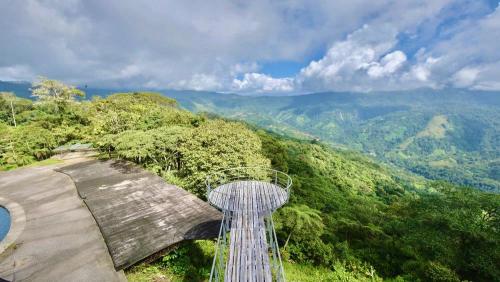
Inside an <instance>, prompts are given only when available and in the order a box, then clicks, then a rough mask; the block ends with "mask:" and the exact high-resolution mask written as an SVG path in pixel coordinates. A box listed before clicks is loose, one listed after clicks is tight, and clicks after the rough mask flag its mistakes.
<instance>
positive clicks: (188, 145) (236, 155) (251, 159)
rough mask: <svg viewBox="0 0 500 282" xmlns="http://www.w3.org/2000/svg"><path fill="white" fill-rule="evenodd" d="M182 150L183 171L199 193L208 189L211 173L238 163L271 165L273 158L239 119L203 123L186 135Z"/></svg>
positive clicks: (249, 165) (194, 189) (192, 186)
mask: <svg viewBox="0 0 500 282" xmlns="http://www.w3.org/2000/svg"><path fill="white" fill-rule="evenodd" d="M179 152H180V154H181V159H182V167H181V175H182V176H184V177H185V178H186V180H187V182H188V183H189V186H190V187H188V189H190V190H191V191H193V192H195V193H197V194H198V195H202V194H203V191H205V179H206V178H207V176H208V175H209V174H210V173H214V172H216V171H218V170H221V169H226V168H234V167H243V166H247V167H258V166H261V167H269V166H270V161H269V160H268V159H267V158H265V157H264V156H263V155H262V144H261V141H260V139H259V137H258V136H257V135H256V134H255V133H254V132H252V131H250V130H249V129H248V128H247V127H246V126H245V125H243V124H241V123H236V122H226V121H223V120H213V121H208V122H205V123H203V124H202V125H200V126H199V127H197V128H195V129H194V130H192V131H191V132H190V133H189V134H187V135H186V136H185V138H184V140H183V142H182V143H181V145H180V148H179ZM256 173H257V172H256ZM249 176H254V175H249Z"/></svg>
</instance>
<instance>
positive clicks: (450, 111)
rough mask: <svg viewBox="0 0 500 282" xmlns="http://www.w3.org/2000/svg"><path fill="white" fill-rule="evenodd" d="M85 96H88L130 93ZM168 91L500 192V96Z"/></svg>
mask: <svg viewBox="0 0 500 282" xmlns="http://www.w3.org/2000/svg"><path fill="white" fill-rule="evenodd" d="M29 87H30V84H28V83H11V82H0V91H12V92H15V93H16V95H18V96H21V97H29V95H30V91H29ZM84 90H85V91H86V92H87V96H88V97H90V96H93V95H97V96H106V95H107V94H109V93H112V92H122V91H127V90H125V89H112V90H111V89H93V88H88V89H84ZM160 92H162V93H164V94H165V95H167V96H169V97H172V98H175V99H176V100H177V101H178V102H179V103H180V105H181V106H182V107H184V108H186V109H188V110H190V111H193V112H206V113H211V114H217V115H220V116H223V117H226V118H230V119H237V120H243V121H246V122H248V123H250V124H255V125H258V126H260V127H263V128H266V129H268V130H270V131H273V132H276V133H279V134H283V135H288V136H292V137H295V138H299V139H306V140H311V142H318V141H321V142H324V143H327V144H330V145H331V146H333V147H336V148H341V149H347V150H355V151H360V152H363V153H365V154H367V155H370V156H371V157H373V158H375V159H378V160H380V161H382V162H385V163H386V164H389V165H393V166H397V167H400V168H404V169H406V170H408V171H411V172H413V173H416V174H419V175H422V176H424V177H426V178H429V179H443V180H447V181H450V182H453V183H456V184H460V185H465V186H472V187H476V188H479V189H481V190H485V191H492V192H500V150H499V148H500V111H499V109H500V92H494V91H474V90H463V89H442V90H436V89H429V88H423V89H416V90H408V91H393V92H370V93H354V92H324V93H312V94H307V95H297V96H266V95H260V96H242V95H236V94H222V93H216V92H199V91H176V90H164V91H160Z"/></svg>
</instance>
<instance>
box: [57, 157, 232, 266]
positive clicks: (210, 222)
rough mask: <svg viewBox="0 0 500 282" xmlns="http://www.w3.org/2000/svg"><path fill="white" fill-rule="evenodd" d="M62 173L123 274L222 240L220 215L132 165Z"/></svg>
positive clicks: (86, 166)
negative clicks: (179, 249) (178, 246)
mask: <svg viewBox="0 0 500 282" xmlns="http://www.w3.org/2000/svg"><path fill="white" fill-rule="evenodd" d="M59 171H61V172H64V173H66V174H68V175H70V176H71V178H72V179H73V181H74V182H75V185H76V188H77V190H78V193H79V195H80V196H81V197H82V199H84V201H85V203H86V204H87V206H88V208H89V209H90V211H91V212H92V214H93V215H94V218H95V219H96V221H97V223H98V224H99V227H100V229H101V232H102V234H103V236H104V240H105V241H106V244H107V246H108V249H109V252H110V254H111V257H112V258H113V262H114V264H115V267H116V268H117V269H121V268H124V267H127V266H130V265H132V264H134V263H136V262H138V261H140V260H142V259H144V258H146V257H148V256H150V255H152V254H155V253H157V252H159V251H161V250H163V249H165V248H166V247H168V246H170V245H172V244H175V243H177V242H180V241H182V240H185V239H204V238H216V237H217V236H218V232H219V227H220V221H221V219H222V215H221V213H220V212H219V211H217V210H216V209H215V208H213V207H212V206H210V205H209V204H208V203H206V202H204V201H202V200H200V199H198V198H197V197H195V196H194V195H192V194H190V193H188V192H186V191H185V190H183V189H181V188H179V187H176V186H174V185H170V184H167V183H165V181H164V180H163V179H162V178H161V177H159V176H156V175H154V174H152V173H149V172H147V171H145V170H143V169H142V168H139V167H138V166H136V165H133V164H131V163H129V162H122V161H115V160H110V161H99V160H91V161H87V162H82V163H76V164H74V165H70V166H66V167H62V168H61V169H59Z"/></svg>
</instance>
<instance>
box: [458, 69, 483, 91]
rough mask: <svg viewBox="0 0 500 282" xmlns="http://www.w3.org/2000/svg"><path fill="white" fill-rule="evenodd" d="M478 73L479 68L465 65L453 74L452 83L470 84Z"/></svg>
mask: <svg viewBox="0 0 500 282" xmlns="http://www.w3.org/2000/svg"><path fill="white" fill-rule="evenodd" d="M478 75H479V69H477V68H471V67H465V68H463V69H461V70H459V71H458V72H456V73H455V75H453V85H454V86H456V87H468V86H471V85H472V84H473V83H474V82H475V81H476V79H477V77H478Z"/></svg>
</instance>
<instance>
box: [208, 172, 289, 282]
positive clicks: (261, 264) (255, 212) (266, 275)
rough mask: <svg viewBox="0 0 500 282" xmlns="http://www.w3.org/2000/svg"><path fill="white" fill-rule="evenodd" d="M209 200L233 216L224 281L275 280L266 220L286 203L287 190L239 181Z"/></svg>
mask: <svg viewBox="0 0 500 282" xmlns="http://www.w3.org/2000/svg"><path fill="white" fill-rule="evenodd" d="M208 198H209V201H210V202H211V203H212V204H214V205H215V206H217V207H218V208H220V209H222V210H223V211H225V213H226V215H229V216H230V218H231V219H230V222H231V223H230V226H231V227H230V235H229V255H228V258H227V263H226V270H225V274H224V280H225V281H272V271H271V265H270V259H269V252H270V249H269V245H268V243H267V239H266V224H265V221H264V218H265V217H266V216H270V215H271V213H272V212H273V211H274V210H276V209H277V208H279V207H280V206H282V205H283V204H285V202H286V201H287V198H288V195H287V193H286V191H285V189H283V188H281V187H279V186H277V185H274V184H271V183H268V182H261V181H237V182H232V183H228V184H225V185H222V186H219V187H217V188H216V189H214V190H213V191H211V192H210V194H209V196H208Z"/></svg>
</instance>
